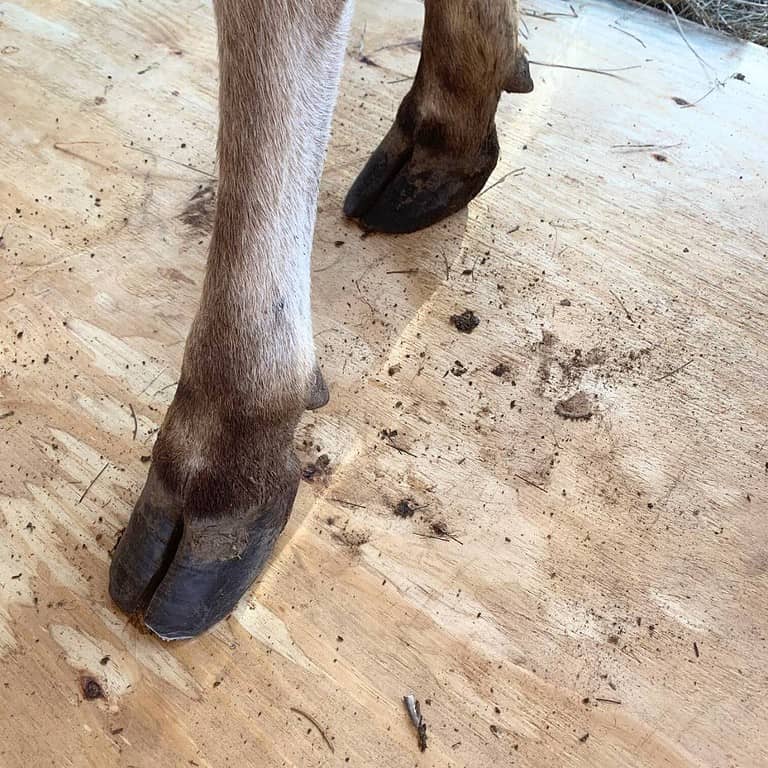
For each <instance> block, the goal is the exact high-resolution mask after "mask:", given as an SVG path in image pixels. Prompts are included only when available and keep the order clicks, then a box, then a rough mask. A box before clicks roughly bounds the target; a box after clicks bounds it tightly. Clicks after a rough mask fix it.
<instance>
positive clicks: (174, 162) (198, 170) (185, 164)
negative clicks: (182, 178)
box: [54, 144, 216, 181]
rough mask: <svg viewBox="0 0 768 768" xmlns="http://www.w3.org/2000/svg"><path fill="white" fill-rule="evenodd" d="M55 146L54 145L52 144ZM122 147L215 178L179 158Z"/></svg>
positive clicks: (124, 145) (126, 146)
mask: <svg viewBox="0 0 768 768" xmlns="http://www.w3.org/2000/svg"><path fill="white" fill-rule="evenodd" d="M54 146H55V145H54ZM122 146H123V149H130V150H132V151H133V152H141V153H142V154H144V155H149V156H150V157H154V158H155V159H157V160H165V161H166V162H167V163H173V164H174V165H179V166H181V167H182V168H186V169H187V170H189V171H194V172H195V173H200V174H202V175H203V176H207V177H208V178H209V179H213V180H214V181H215V180H216V177H215V176H214V175H213V174H212V173H208V171H204V170H202V169H201V168H195V166H194V165H189V163H182V162H180V161H179V160H174V159H173V158H172V157H165V156H164V155H158V154H157V152H150V150H148V149H143V148H142V147H132V146H131V145H130V144H123V145H122Z"/></svg>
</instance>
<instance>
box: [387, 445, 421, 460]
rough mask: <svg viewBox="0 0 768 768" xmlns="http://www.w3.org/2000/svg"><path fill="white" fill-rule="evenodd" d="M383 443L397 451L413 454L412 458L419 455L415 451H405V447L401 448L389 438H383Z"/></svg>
mask: <svg viewBox="0 0 768 768" xmlns="http://www.w3.org/2000/svg"><path fill="white" fill-rule="evenodd" d="M384 445H388V446H389V447H390V448H394V449H395V450H396V451H398V452H399V453H407V454H408V455H409V456H413V458H414V459H418V458H419V457H418V456H417V455H416V454H415V453H411V452H410V451H406V450H405V448H401V447H400V446H399V445H395V444H394V443H393V442H391V441H390V440H385V441H384Z"/></svg>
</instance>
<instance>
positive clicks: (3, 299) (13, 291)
mask: <svg viewBox="0 0 768 768" xmlns="http://www.w3.org/2000/svg"><path fill="white" fill-rule="evenodd" d="M15 295H16V289H15V288H14V289H13V290H12V291H11V292H10V293H9V294H8V295H7V296H0V301H5V300H6V299H10V298H11V296H15Z"/></svg>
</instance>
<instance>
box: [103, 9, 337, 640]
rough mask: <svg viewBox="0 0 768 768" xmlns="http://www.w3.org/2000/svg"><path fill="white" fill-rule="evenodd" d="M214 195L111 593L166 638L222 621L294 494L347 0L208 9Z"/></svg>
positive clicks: (307, 402) (319, 393)
mask: <svg viewBox="0 0 768 768" xmlns="http://www.w3.org/2000/svg"><path fill="white" fill-rule="evenodd" d="M215 9H216V19H217V25H218V32H219V59H220V72H221V77H220V94H219V103H220V122H219V144H218V152H219V190H218V199H217V208H216V220H215V226H214V230H213V234H212V237H211V245H210V253H209V258H208V268H207V273H206V278H205V283H204V286H203V293H202V298H201V303H200V309H199V311H198V314H197V316H196V318H195V320H194V323H193V326H192V330H191V332H190V335H189V338H188V340H187V346H186V349H185V354H184V361H183V364H182V371H181V376H180V379H179V385H178V389H177V391H176V395H175V397H174V400H173V402H172V404H171V406H170V408H169V409H168V413H167V414H166V418H165V420H164V422H163V425H162V428H161V430H160V433H159V435H158V438H157V442H156V443H155V447H154V450H153V454H152V466H151V468H150V472H149V477H148V478H147V482H146V485H145V487H144V490H143V491H142V494H141V496H140V498H139V500H138V502H137V504H136V507H135V509H134V511H133V514H132V515H131V519H130V521H129V523H128V527H127V528H126V531H125V533H124V534H123V536H122V538H121V540H120V543H119V544H118V546H117V549H116V551H115V555H114V559H113V561H112V566H111V570H110V587H109V588H110V594H111V595H112V598H113V599H114V601H115V602H116V603H117V604H118V605H119V606H120V607H121V608H122V609H123V610H124V611H125V612H127V613H129V614H132V615H136V616H139V617H140V618H141V620H143V622H144V624H145V625H146V626H147V627H149V629H151V630H152V631H153V632H155V633H156V634H157V635H159V636H160V637H162V638H164V639H168V640H170V639H180V638H188V637H193V636H195V635H197V634H199V633H200V632H203V631H204V630H206V629H208V628H209V627H211V626H212V625H213V624H215V623H216V622H217V621H219V620H220V619H222V618H223V617H224V616H226V615H227V614H228V613H229V612H230V611H231V610H232V609H233V608H234V607H235V605H236V603H237V601H238V600H239V599H240V597H241V596H242V594H243V593H244V592H245V591H246V590H247V589H248V587H249V586H250V585H251V583H252V582H253V580H254V579H255V578H256V576H257V574H258V573H259V571H260V570H261V568H262V567H263V565H264V563H265V562H266V560H267V558H268V557H269V554H270V553H271V551H272V548H273V546H274V544H275V541H276V539H277V537H278V536H279V535H280V532H281V531H282V530H283V528H284V526H285V524H286V522H287V520H288V516H289V514H290V511H291V507H292V505H293V500H294V498H295V495H296V491H297V488H298V483H299V466H298V461H297V459H296V456H295V454H294V451H293V433H294V429H295V426H296V423H297V421H298V419H299V417H300V415H301V413H302V411H303V410H304V408H306V407H316V406H318V405H322V404H323V403H324V402H325V400H326V399H327V391H326V390H325V386H324V384H323V382H322V377H320V376H319V372H318V369H317V365H316V362H315V352H314V344H313V341H312V321H311V312H310V279H309V275H310V263H309V262H310V253H311V247H312V235H313V230H314V222H315V213H316V204H317V191H318V185H319V179H320V173H321V170H322V162H323V156H324V153H325V148H326V145H327V141H328V132H329V126H330V117H331V113H332V110H333V104H334V100H335V95H336V89H337V85H338V78H339V73H340V69H341V61H342V56H343V49H344V41H345V36H346V31H347V27H348V21H349V20H348V16H349V13H348V8H347V0H312V2H306V3H296V2H293V1H292V0H217V2H216V3H215Z"/></svg>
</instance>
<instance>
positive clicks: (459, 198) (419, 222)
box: [344, 123, 499, 233]
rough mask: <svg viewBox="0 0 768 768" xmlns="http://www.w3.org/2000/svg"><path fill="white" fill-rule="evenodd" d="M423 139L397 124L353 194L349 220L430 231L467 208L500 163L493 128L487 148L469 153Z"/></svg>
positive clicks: (396, 230)
mask: <svg viewBox="0 0 768 768" xmlns="http://www.w3.org/2000/svg"><path fill="white" fill-rule="evenodd" d="M429 138H430V139H434V136H431V137H429ZM420 139H421V137H420V133H419V132H418V131H417V132H416V134H415V135H414V138H413V139H411V140H409V139H408V138H407V136H406V134H405V133H404V132H403V130H402V129H401V128H400V127H399V126H398V124H397V123H395V125H394V126H392V128H391V130H390V132H389V133H388V134H387V136H386V137H385V138H384V140H383V141H382V142H381V144H380V145H379V146H378V147H377V148H376V150H375V151H374V152H373V154H372V155H371V157H370V158H369V160H368V162H367V163H366V164H365V167H364V168H363V170H362V171H361V172H360V175H359V176H358V177H357V179H356V180H355V182H354V184H353V185H352V187H351V188H350V190H349V192H348V194H347V197H346V200H345V201H344V214H345V215H346V216H347V217H349V218H351V219H355V220H357V221H358V222H359V223H360V225H361V226H362V227H363V228H365V229H369V230H373V231H376V232H389V233H406V232H415V231H417V230H419V229H424V228H425V227H428V226H430V225H432V224H435V223H436V222H438V221H440V220H441V219H444V218H446V217H447V216H450V215H451V214H453V213H456V211H460V210H461V209H462V208H464V207H465V206H466V205H467V203H469V201H470V200H472V198H474V197H475V196H476V195H477V194H478V192H480V190H481V189H482V188H483V185H484V184H485V182H486V181H487V180H488V177H489V176H490V175H491V173H492V171H493V169H494V168H495V167H496V163H497V162H498V159H499V144H498V140H497V138H496V129H495V127H494V126H493V125H492V126H491V131H490V133H489V134H488V135H487V137H486V138H485V140H484V141H483V142H482V143H481V146H480V147H479V148H478V149H477V150H475V151H472V152H467V153H457V152H454V151H451V150H449V149H447V148H446V147H445V146H444V145H442V142H440V141H437V142H435V141H433V140H431V141H427V142H424V141H423V140H420Z"/></svg>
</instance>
